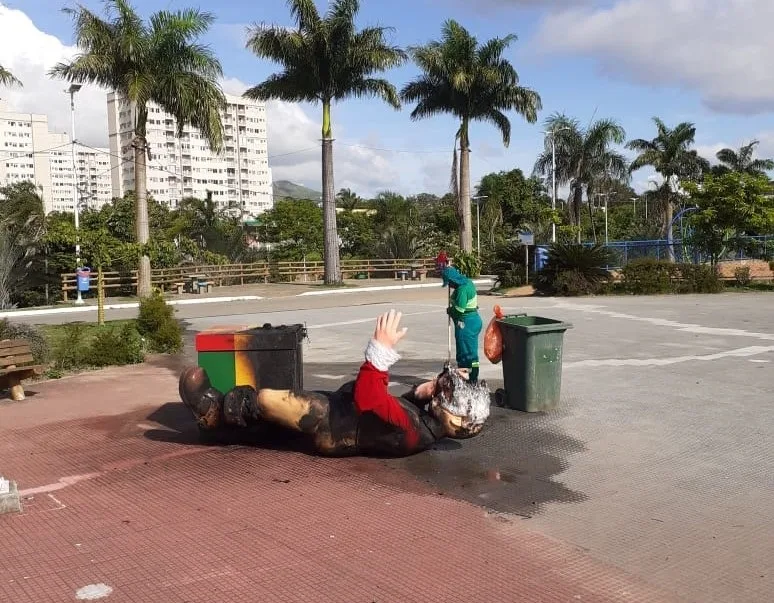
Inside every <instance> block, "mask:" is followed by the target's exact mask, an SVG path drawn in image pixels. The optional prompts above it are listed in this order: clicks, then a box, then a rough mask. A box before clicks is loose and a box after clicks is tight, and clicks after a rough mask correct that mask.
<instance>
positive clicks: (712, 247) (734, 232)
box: [683, 172, 774, 266]
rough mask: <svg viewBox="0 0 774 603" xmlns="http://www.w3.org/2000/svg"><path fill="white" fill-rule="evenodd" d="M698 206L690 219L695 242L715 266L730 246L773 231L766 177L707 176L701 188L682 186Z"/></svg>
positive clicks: (772, 209)
mask: <svg viewBox="0 0 774 603" xmlns="http://www.w3.org/2000/svg"><path fill="white" fill-rule="evenodd" d="M683 186H684V188H685V190H686V191H687V192H688V193H689V194H690V196H691V202H692V203H693V204H694V205H695V206H696V207H697V210H696V211H694V212H692V213H691V214H690V215H689V216H688V217H687V220H688V222H689V224H690V227H691V228H692V230H693V232H692V234H691V237H690V238H691V241H692V243H693V244H694V245H695V246H696V247H698V248H699V249H700V250H701V251H703V252H704V253H706V254H707V255H709V256H710V262H711V263H712V265H713V266H714V265H715V264H717V262H718V259H719V258H720V256H721V255H722V254H723V251H724V250H725V248H726V247H727V246H730V245H737V246H738V245H740V244H741V243H742V242H743V240H744V238H745V237H746V236H748V235H754V234H758V233H762V232H764V233H768V232H771V231H772V230H774V198H772V197H771V195H770V194H769V179H768V178H767V177H766V176H761V175H757V176H756V175H752V174H748V173H744V172H741V173H740V172H728V173H725V174H720V175H714V174H707V175H706V176H705V177H704V181H703V182H702V183H701V185H699V184H698V183H696V182H691V181H687V182H685V183H684V184H683Z"/></svg>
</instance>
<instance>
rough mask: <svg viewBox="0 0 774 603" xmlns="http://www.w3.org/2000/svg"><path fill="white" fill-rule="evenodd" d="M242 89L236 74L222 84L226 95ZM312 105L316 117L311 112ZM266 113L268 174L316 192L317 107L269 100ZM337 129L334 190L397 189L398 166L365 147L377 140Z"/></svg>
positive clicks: (319, 120) (371, 191) (366, 192)
mask: <svg viewBox="0 0 774 603" xmlns="http://www.w3.org/2000/svg"><path fill="white" fill-rule="evenodd" d="M247 87H248V86H247V85H246V84H245V83H243V82H241V81H240V80H238V79H236V78H228V79H226V80H224V82H223V89H224V90H225V91H226V92H227V93H229V94H235V95H241V94H242V93H243V92H244V91H245V90H246V89H247ZM315 109H316V110H317V111H318V113H319V117H318V116H314V117H312V116H311V115H310V113H311V112H312V111H314V110H315ZM334 111H335V107H334ZM266 113H267V119H268V136H269V166H270V167H271V169H272V178H273V179H274V180H275V181H276V180H291V181H293V182H300V183H303V184H305V185H306V186H309V187H311V188H314V189H317V190H320V188H321V186H322V182H321V180H322V173H321V169H320V165H321V161H322V158H321V150H320V137H321V136H322V133H321V131H322V110H321V109H319V107H310V108H306V107H302V106H301V105H299V104H296V103H286V102H282V101H270V102H268V103H267V104H266ZM334 118H335V115H334ZM335 125H336V124H335V122H334V126H335ZM337 130H338V132H339V133H340V134H341V136H340V135H339V134H338V133H334V136H335V138H336V141H335V142H334V143H333V145H334V150H333V166H334V185H335V188H336V190H339V189H341V188H351V189H353V190H355V191H357V192H358V193H359V194H361V195H373V194H376V193H377V192H378V191H380V190H383V189H388V188H390V189H394V188H397V187H396V186H395V185H396V183H397V182H398V181H399V178H400V172H399V170H398V168H397V166H396V165H395V164H394V163H393V162H392V161H390V158H389V157H388V156H387V155H386V154H385V153H383V152H379V151H375V150H373V148H368V147H378V146H379V145H378V141H367V142H364V143H363V144H362V145H360V144H358V143H357V142H352V141H350V140H348V139H346V138H345V134H346V129H345V128H343V127H341V126H339V127H338V128H337Z"/></svg>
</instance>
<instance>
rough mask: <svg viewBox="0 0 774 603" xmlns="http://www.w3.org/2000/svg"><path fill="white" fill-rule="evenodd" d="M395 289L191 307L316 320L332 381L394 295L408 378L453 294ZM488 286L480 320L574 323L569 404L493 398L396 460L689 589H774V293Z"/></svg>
mask: <svg viewBox="0 0 774 603" xmlns="http://www.w3.org/2000/svg"><path fill="white" fill-rule="evenodd" d="M398 297H401V300H400V303H398V300H397V299H394V298H393V301H390V302H389V303H376V300H374V299H371V300H367V299H363V300H358V301H360V302H361V305H349V306H346V307H338V308H335V307H325V308H320V307H307V308H304V309H295V308H287V309H280V308H276V307H275V308H274V310H273V311H271V312H261V313H255V314H254V313H246V314H232V315H230V316H221V317H193V318H191V319H189V320H188V323H189V326H190V328H191V329H194V330H199V329H203V328H207V327H209V326H213V325H216V324H260V323H262V322H267V321H268V322H272V323H275V324H279V323H283V322H306V323H307V325H308V327H309V335H310V341H309V342H308V343H307V344H306V347H305V360H306V375H307V383H306V386H307V387H309V388H324V387H329V388H333V387H335V386H336V385H338V383H340V382H341V381H342V380H344V379H348V378H351V377H352V376H354V372H355V370H356V368H357V365H358V363H359V362H360V361H361V359H362V356H363V348H364V346H365V343H366V340H367V337H368V335H369V334H370V332H371V328H372V324H373V318H374V316H375V315H376V314H377V313H379V312H381V311H384V310H386V309H388V308H390V307H393V306H394V307H396V308H399V309H400V310H402V311H403V312H404V316H405V318H404V322H405V325H406V326H408V328H409V332H408V335H407V338H406V340H405V342H404V343H403V344H402V346H401V352H402V355H403V359H402V360H401V362H400V363H399V364H398V365H397V366H396V368H395V371H394V372H393V376H392V378H393V381H394V387H395V390H396V392H398V391H400V390H401V389H403V388H405V387H406V386H407V385H408V384H410V383H411V382H413V381H415V380H417V379H423V378H426V377H429V376H431V375H432V374H433V373H434V372H436V371H438V370H439V369H440V368H441V365H442V363H443V360H444V358H445V356H446V347H447V344H446V342H447V334H446V317H445V314H444V297H443V294H440V295H438V294H433V293H431V292H423V293H421V294H414V295H411V296H408V297H407V296H405V295H402V296H398ZM369 301H370V302H371V303H369ZM325 303H327V301H326V302H325ZM481 303H482V314H483V316H484V320H485V323H486V322H488V320H489V317H490V316H491V308H492V306H493V304H494V303H500V304H501V305H502V306H503V308H504V309H505V310H506V312H529V313H533V314H539V315H543V316H548V317H551V318H558V319H562V320H566V321H569V322H571V323H572V324H573V325H574V328H573V329H571V330H570V331H568V332H567V334H566V338H565V362H564V372H563V403H562V407H561V408H560V409H559V410H557V411H555V412H552V413H549V414H547V415H539V416H537V415H529V416H528V415H524V414H521V413H517V412H512V411H504V410H501V409H495V411H494V414H493V416H492V419H491V422H490V425H489V427H488V429H487V430H486V431H485V432H484V433H483V434H482V435H481V436H480V437H478V438H475V439H473V440H469V441H465V442H461V443H460V442H452V443H450V444H448V445H447V446H444V447H443V448H442V449H439V450H435V451H432V452H430V453H428V454H424V455H419V456H416V457H412V458H410V459H405V460H399V461H386V462H385V464H386V465H388V466H395V467H406V468H408V469H409V470H411V471H412V472H414V473H415V475H417V476H418V477H420V478H422V479H424V480H427V481H429V482H430V483H433V484H435V485H436V487H437V488H438V489H439V491H443V492H446V493H448V494H450V495H452V496H458V497H462V498H465V499H467V500H471V501H474V502H477V503H479V504H481V505H483V506H486V507H488V508H490V509H493V510H495V511H499V512H504V513H515V514H517V515H519V516H521V517H523V518H524V520H525V521H528V522H529V523H530V525H531V526H533V527H534V528H536V529H539V530H540V531H542V532H544V533H546V534H548V535H550V536H552V537H555V538H558V539H561V540H564V541H568V542H570V543H573V544H575V545H577V546H578V547H581V548H583V549H585V550H587V551H589V552H590V553H591V554H592V555H594V556H597V557H599V558H601V559H603V560H605V561H608V562H612V563H614V564H617V565H619V566H620V567H622V568H623V569H625V570H627V571H629V572H631V573H634V574H638V575H640V576H642V577H643V578H645V579H646V580H649V581H651V582H652V583H655V584H658V585H659V586H664V587H666V588H668V589H669V590H671V591H672V592H674V593H675V594H677V595H679V596H682V597H685V598H686V599H687V600H691V601H697V602H699V601H701V602H706V601H724V602H727V601H770V600H774V572H773V571H772V569H773V566H774V480H773V479H772V475H771V472H772V468H773V467H774V370H772V368H774V320H773V319H772V303H774V297H772V296H770V295H766V294H761V295H758V294H743V295H734V294H723V295H717V296H684V297H674V296H668V297H652V298H634V297H609V298H607V297H605V298H589V299H582V300H557V299H536V298H527V299H507V300H504V299H497V298H492V297H482V298H481ZM482 373H483V375H484V376H485V377H486V378H487V379H490V380H491V384H492V386H493V387H498V386H500V384H501V374H502V368H501V366H493V365H491V364H489V363H488V362H487V361H486V360H484V362H483V369H482ZM377 479H378V478H377Z"/></svg>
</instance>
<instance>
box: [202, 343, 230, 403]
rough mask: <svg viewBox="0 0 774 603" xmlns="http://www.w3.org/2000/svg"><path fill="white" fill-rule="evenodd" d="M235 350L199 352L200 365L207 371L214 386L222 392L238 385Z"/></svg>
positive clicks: (224, 392)
mask: <svg viewBox="0 0 774 603" xmlns="http://www.w3.org/2000/svg"><path fill="white" fill-rule="evenodd" d="M235 364H236V363H235V360H234V352H199V366H200V367H202V368H203V369H204V370H205V371H207V376H208V377H209V378H210V383H212V387H214V388H215V389H217V390H218V391H219V392H220V393H221V394H226V393H228V392H230V391H231V390H232V389H234V387H235V386H236V367H235Z"/></svg>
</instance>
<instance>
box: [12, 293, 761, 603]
mask: <svg viewBox="0 0 774 603" xmlns="http://www.w3.org/2000/svg"><path fill="white" fill-rule="evenodd" d="M445 295H446V294H445V291H444V290H443V289H441V288H440V287H439V288H438V290H435V289H422V290H413V291H412V290H408V291H390V292H372V293H349V294H342V295H331V296H321V297H319V298H317V297H314V296H312V297H309V298H303V297H302V298H299V297H294V298H292V299H264V300H260V301H253V302H235V303H233V304H229V305H228V307H225V306H223V307H213V306H216V304H206V306H208V307H206V308H205V307H204V306H197V307H181V308H179V315H180V316H181V317H182V318H183V319H184V320H185V323H186V326H187V328H188V347H187V350H186V357H187V361H191V360H192V359H193V357H194V356H193V352H192V349H191V342H192V339H193V334H194V333H195V332H196V331H199V330H202V329H206V328H209V327H212V326H219V325H256V324H263V323H266V322H270V323H272V324H283V323H284V324H287V323H298V322H300V323H305V324H306V325H307V327H308V333H309V341H308V342H306V343H305V345H304V355H305V387H306V388H308V389H333V388H336V387H338V385H339V384H341V383H342V382H343V381H345V380H347V379H350V378H352V377H354V374H355V371H356V369H357V366H358V364H359V363H360V362H361V361H362V358H363V349H364V347H365V344H366V341H367V338H368V336H369V335H370V333H371V332H372V329H373V319H374V317H375V316H376V315H377V314H378V313H380V312H383V311H385V310H386V309H389V308H391V307H394V308H396V309H399V310H401V311H403V313H404V324H405V326H408V328H409V332H408V335H407V337H406V339H405V340H404V342H402V343H401V347H400V351H401V353H402V355H403V358H402V360H401V361H400V362H399V363H398V365H396V367H395V370H394V371H393V374H392V382H393V383H392V387H393V388H394V390H395V392H396V393H399V392H400V391H402V390H405V389H406V388H407V387H408V386H409V385H411V384H412V383H414V382H416V381H417V380H421V379H425V378H427V377H429V376H431V375H432V374H434V373H435V372H437V371H438V370H439V369H440V368H441V366H442V364H443V361H444V359H445V357H446V353H447V331H446V316H445V313H444V307H445V301H446V299H445ZM773 301H774V297H772V296H771V295H766V294H754V293H749V294H742V295H735V294H722V295H717V296H681V297H675V296H667V297H648V298H641V297H600V298H586V299H541V298H509V299H505V298H497V297H491V296H482V297H480V302H481V306H482V315H483V317H484V321H485V323H486V322H488V320H489V318H490V316H491V311H492V306H493V305H494V304H495V303H499V304H500V305H501V306H502V307H503V309H504V310H505V311H506V313H516V312H528V313H530V314H538V315H541V316H546V317H550V318H556V319H561V320H565V321H568V322H570V323H572V324H573V328H572V329H571V330H569V331H568V332H567V333H566V335H565V356H564V371H563V384H562V386H563V401H562V405H561V408H559V409H558V410H557V411H554V412H551V413H547V414H545V415H542V414H538V415H526V414H523V413H519V412H516V411H507V410H504V409H500V408H494V409H493V414H492V417H491V419H490V422H489V423H488V426H487V427H486V428H485V430H484V432H483V433H482V434H481V435H480V436H479V437H477V438H474V439H471V440H467V441H461V442H443V443H442V445H439V446H438V447H437V449H435V450H432V451H429V452H426V453H423V454H420V455H417V456H414V457H410V458H407V459H387V460H385V459H363V458H358V459H320V458H316V457H313V456H310V455H308V454H306V453H305V452H303V451H297V450H294V449H293V448H294V445H293V443H292V442H287V441H272V442H265V443H263V445H262V446H260V447H247V446H229V447H217V446H215V447H213V446H204V445H201V444H200V443H199V442H198V440H197V438H196V433H195V429H193V424H192V420H191V419H190V417H189V416H188V415H187V414H186V413H185V412H183V409H182V407H181V405H180V404H179V403H178V395H177V372H178V371H179V369H180V366H181V365H182V364H183V363H184V362H185V361H186V359H178V360H169V359H166V360H160V359H159V360H155V361H153V362H151V363H149V364H147V365H145V366H143V367H124V368H120V369H110V370H108V371H103V372H99V373H92V374H88V375H86V376H85V377H72V378H68V379H64V380H61V381H58V382H46V383H41V384H35V385H33V386H31V387H30V388H29V389H30V390H31V391H33V392H36V394H37V395H33V396H31V397H30V398H29V399H28V401H26V402H24V403H8V402H3V403H2V404H0V473H2V474H4V475H7V476H9V477H11V478H13V479H15V480H17V481H18V482H19V487H20V489H21V490H22V492H23V493H24V494H25V497H26V498H25V501H24V502H25V510H24V513H22V514H20V515H6V516H2V517H0V542H2V543H4V544H3V547H4V550H3V554H2V555H0V600H2V601H5V600H8V601H14V602H17V601H35V602H37V601H71V600H76V596H77V595H76V592H77V591H78V589H80V588H83V587H87V586H94V587H95V588H96V587H97V586H98V585H100V584H104V585H106V586H105V588H108V589H110V593H109V594H108V595H107V596H106V597H105V599H104V600H106V601H164V602H167V601H168V602H175V601H315V602H316V601H337V602H338V601H353V602H355V601H357V602H361V601H362V602H371V601H378V602H380V603H381V602H386V601H395V602H401V603H402V602H408V601H422V602H423V603H426V602H429V601H439V602H445V601H470V600H473V599H477V600H481V601H681V600H682V601H694V602H697V603H699V602H701V603H704V602H709V601H718V602H724V603H725V602H732V601H733V602H736V601H738V602H747V601H770V600H774V572H772V569H773V567H772V566H774V561H773V560H774V480H773V479H772V467H774V370H772V369H774V319H773V318H772V315H773V314H772V309H773V306H772V302H773ZM482 375H483V377H484V378H486V379H487V380H488V381H489V382H490V385H491V386H492V389H493V390H494V389H496V388H497V387H500V386H501V384H502V367H501V366H499V365H497V366H493V365H491V364H489V363H488V362H487V361H486V360H483V362H482ZM100 588H102V587H100ZM82 592H83V591H82Z"/></svg>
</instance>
